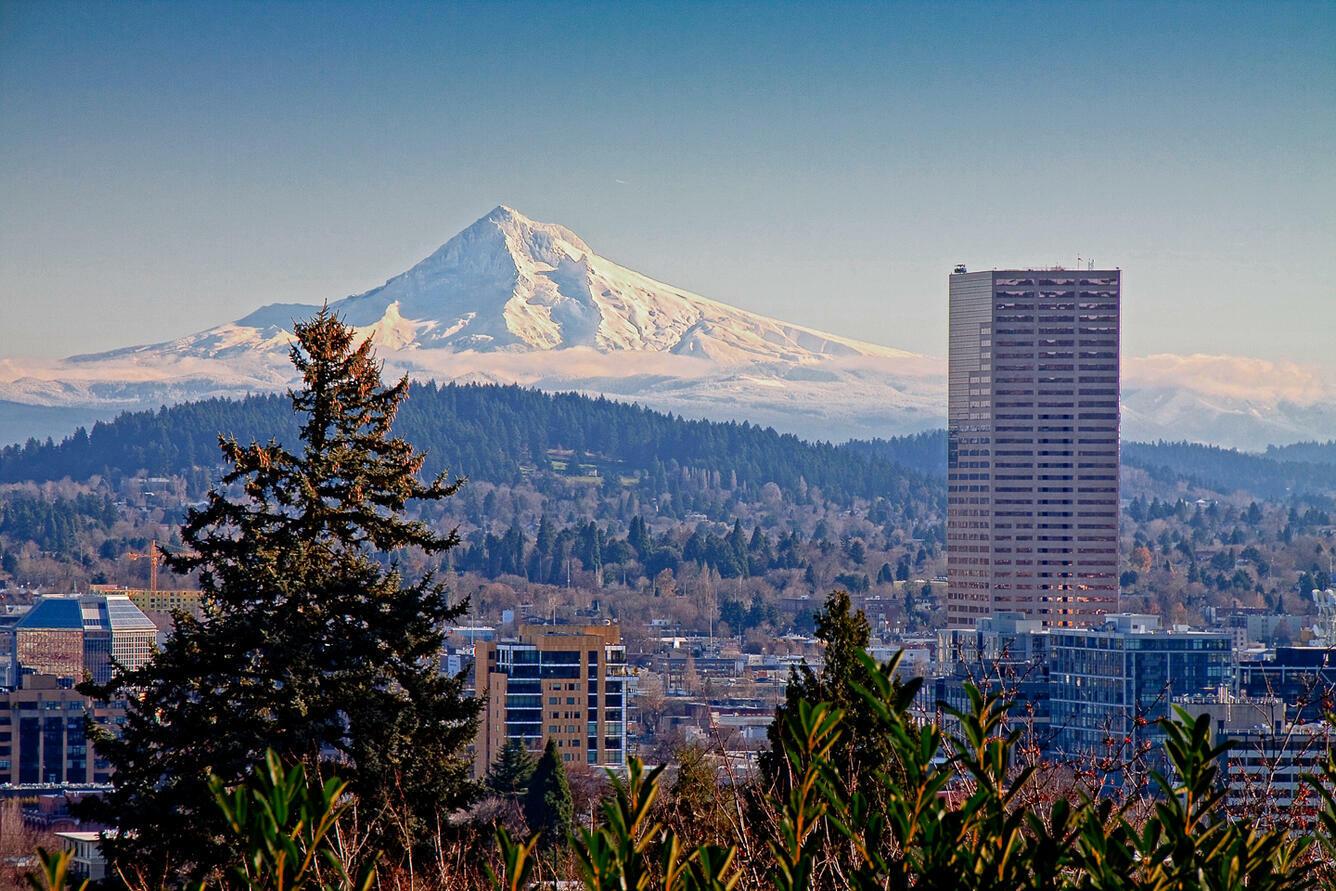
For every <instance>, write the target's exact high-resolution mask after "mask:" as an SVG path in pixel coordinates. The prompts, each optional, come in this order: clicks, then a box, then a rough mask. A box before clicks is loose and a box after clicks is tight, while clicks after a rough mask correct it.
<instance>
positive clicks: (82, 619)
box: [14, 593, 157, 632]
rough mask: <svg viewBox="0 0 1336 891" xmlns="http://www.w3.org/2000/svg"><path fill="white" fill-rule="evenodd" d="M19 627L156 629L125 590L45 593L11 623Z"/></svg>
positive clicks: (84, 629) (110, 629)
mask: <svg viewBox="0 0 1336 891" xmlns="http://www.w3.org/2000/svg"><path fill="white" fill-rule="evenodd" d="M14 627H15V628H17V629H18V630H20V631H31V630H39V629H40V630H53V631H153V632H156V631H157V626H156V625H154V624H153V620H152V619H150V618H149V617H148V616H146V615H144V612H143V610H141V609H140V608H139V607H137V606H135V605H134V604H133V603H131V602H130V598H128V597H126V596H125V595H124V594H105V593H98V594H84V595H71V596H61V595H48V596H46V597H43V598H42V599H40V600H38V601H37V603H35V604H34V605H33V608H32V609H31V610H29V611H28V613H27V614H26V615H24V616H23V618H21V619H19V621H18V622H17V623H16V624H15V626H14Z"/></svg>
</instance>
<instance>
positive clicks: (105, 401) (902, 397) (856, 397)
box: [0, 206, 944, 438]
mask: <svg viewBox="0 0 1336 891" xmlns="http://www.w3.org/2000/svg"><path fill="white" fill-rule="evenodd" d="M330 308H331V309H332V310H334V311H335V312H337V313H338V314H339V315H340V316H341V317H342V318H344V319H345V320H346V321H348V322H349V323H351V324H353V325H356V326H357V327H358V328H359V329H360V330H361V331H362V332H363V333H365V334H368V335H370V336H372V337H373V338H374V339H375V341H376V344H377V347H378V349H379V351H380V354H381V356H382V357H383V358H384V359H385V360H386V362H387V365H388V366H389V368H390V369H391V370H392V371H395V372H398V371H406V372H408V373H410V374H412V375H413V376H415V377H418V378H423V379H426V378H435V379H438V380H490V381H508V382H518V383H524V384H530V385H533V386H540V387H543V388H546V389H576V390H581V391H584V392H589V393H607V394H608V395H615V396H617V397H618V398H623V399H633V400H635V401H638V402H642V403H645V404H647V405H651V406H655V407H659V408H663V409H667V410H671V411H676V412H681V413H683V414H690V415H696V416H702V417H716V418H746V419H750V420H753V421H759V422H762V423H769V424H774V425H775V426H778V427H781V428H783V429H786V430H791V431H793V432H797V433H800V434H803V435H807V436H813V437H815V436H820V437H823V438H842V437H848V436H851V435H887V434H893V433H899V432H906V431H909V430H918V429H923V428H925V427H929V426H933V425H934V424H937V423H940V419H941V414H942V410H941V405H940V403H941V394H942V392H943V385H944V378H943V371H944V368H943V366H942V363H941V361H940V360H936V359H930V358H926V357H923V356H918V355H915V354H913V353H909V352H905V351H903V350H897V349H893V348H890V347H884V346H878V345H875V344H870V343H863V342H861V341H857V340H853V339H851V338H846V337H840V336H837V335H833V334H826V333H823V332H820V331H816V330H813V329H811V328H806V327H803V326H801V325H793V324H789V323H786V322H782V321H779V320H777V319H772V318H768V317H766V316H762V315H759V314H756V313H751V312H747V311H745V310H741V309H737V308H735V307H731V306H728V305H726V304H723V303H719V302H717V301H714V300H710V299H708V298H705V297H702V296H700V295H698V294H692V293H690V292H688V291H684V290H682V289H680V288H675V287H673V286H671V285H666V284H664V283H662V282H658V281H655V280H654V279H651V278H649V277H648V276H645V275H641V274H640V273H638V272H635V271H634V270H631V269H627V268H626V267H624V266H621V265H619V264H617V263H614V262H613V261H611V260H608V259H606V258H604V257H601V256H599V255H598V254H596V253H594V251H593V250H592V249H591V248H590V247H589V245H588V244H586V243H585V242H584V240H582V239H581V238H580V237H579V236H578V235H576V234H575V233H573V232H571V231H570V230H569V229H567V228H565V227H563V226H558V225H555V224H551V223H540V222H535V221H534V220H531V219H529V218H528V217H525V216H524V215H523V214H520V213H518V212H517V211H515V210H512V209H511V208H508V207H504V206H502V207H498V208H496V209H495V210H493V211H492V212H491V213H489V214H487V215H486V216H484V217H483V218H482V219H480V220H478V221H477V222H475V223H474V224H473V225H471V226H469V227H468V228H467V229H465V230H464V231H462V232H460V233H459V234H458V235H456V236H455V237H454V238H451V239H450V240H449V241H447V242H446V243H445V244H444V245H442V246H441V247H440V248H439V249H438V250H436V251H435V252H433V253H432V254H431V255H430V256H428V257H427V258H426V259H424V260H422V261H421V262H420V263H418V264H417V265H415V266H413V267H412V268H411V269H409V270H408V271H407V272H404V273H402V274H401V275H398V276H395V277H394V278H392V279H390V280H389V281H387V282H386V283H385V284H383V285H381V286H380V287H378V288H373V289H372V290H370V291H367V292H365V293H363V294H357V295H353V296H351V297H346V298H343V299H341V300H337V301H334V302H332V303H331V304H330ZM315 311H316V307H314V306H308V305H303V304H290V303H288V304H284V303H276V304H271V305H269V306H265V307H262V308H260V309H258V310H256V311H255V312H253V313H251V314H250V315H247V316H245V317H243V318H241V319H238V320H236V321H235V322H230V323H227V324H224V325H219V326H217V327H214V328H210V329H208V330H206V331H201V332H199V333H197V334H192V335H189V336H187V337H182V338H179V339H177V340H173V341H168V342H165V343H158V344H151V345H147V346H136V347H128V348H125V349H119V350H113V351H111V352H106V353H99V354H93V355H82V356H73V357H71V358H70V359H68V360H65V361H64V362H63V363H55V364H52V365H49V366H48V367H46V368H42V369H40V370H38V369H24V370H20V369H18V368H17V366H15V367H13V368H11V369H10V372H11V373H9V374H6V373H5V369H4V368H3V365H2V364H0V399H3V400H10V401H12V402H20V403H27V404H33V405H46V406H59V405H104V406H105V405H113V404H114V405H124V406H125V407H127V408H130V407H136V406H138V405H156V404H160V403H161V402H173V401H178V400H179V399H181V398H197V397H199V396H202V395H228V396H232V395H238V394H240V393H244V392H249V391H254V390H269V389H274V388H278V387H282V386H286V385H287V383H289V382H290V380H291V368H290V366H289V364H288V359H287V352H288V348H289V345H290V342H291V330H292V321H293V320H294V319H297V318H302V317H305V316H309V315H311V314H312V313H313V312H315Z"/></svg>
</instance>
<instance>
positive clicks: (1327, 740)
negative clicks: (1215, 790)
mask: <svg viewBox="0 0 1336 891" xmlns="http://www.w3.org/2000/svg"><path fill="white" fill-rule="evenodd" d="M1174 704H1175V705H1177V706H1178V707H1180V708H1182V709H1183V710H1184V711H1186V712H1187V713H1188V714H1189V715H1191V716H1192V717H1193V718H1197V717H1199V716H1201V715H1208V716H1210V719H1211V731H1212V739H1213V742H1214V743H1215V744H1217V745H1219V744H1221V743H1224V742H1226V741H1228V743H1229V745H1230V748H1229V751H1227V752H1226V753H1225V756H1224V758H1223V759H1222V761H1223V765H1222V767H1223V772H1224V778H1225V787H1226V790H1227V798H1226V806H1227V807H1228V808H1229V811H1230V814H1231V816H1233V817H1235V818H1237V819H1246V820H1248V821H1249V822H1250V823H1252V824H1253V825H1259V824H1260V825H1261V826H1262V827H1265V828H1266V829H1268V830H1272V829H1275V828H1277V827H1278V826H1284V827H1290V828H1294V827H1298V826H1305V825H1311V824H1312V823H1313V822H1314V821H1315V818H1316V816H1317V812H1318V811H1319V810H1320V806H1321V799H1320V798H1319V796H1318V795H1317V793H1316V792H1314V790H1313V789H1312V788H1311V786H1310V785H1309V784H1308V783H1307V781H1306V779H1305V778H1306V777H1311V776H1314V775H1317V774H1320V773H1321V772H1322V767H1323V765H1324V764H1325V763H1326V760H1327V753H1328V751H1330V749H1331V745H1332V727H1331V725H1330V724H1328V723H1327V722H1326V721H1315V722H1309V723H1298V724H1296V723H1290V722H1289V721H1288V720H1287V718H1286V714H1287V711H1288V706H1287V704H1286V703H1285V702H1283V701H1281V700H1280V699H1277V698H1275V697H1272V696H1264V697H1260V698H1254V697H1251V696H1246V695H1240V696H1234V695H1231V694H1228V693H1224V694H1211V695H1206V696H1181V697H1178V698H1177V699H1175V701H1174Z"/></svg>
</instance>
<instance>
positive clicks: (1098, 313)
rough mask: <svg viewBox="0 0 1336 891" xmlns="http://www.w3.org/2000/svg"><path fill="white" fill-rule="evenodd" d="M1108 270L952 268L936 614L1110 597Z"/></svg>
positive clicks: (1095, 603) (1099, 607)
mask: <svg viewBox="0 0 1336 891" xmlns="http://www.w3.org/2000/svg"><path fill="white" fill-rule="evenodd" d="M1120 305H1121V275H1120V273H1119V272H1118V270H1116V269H1114V270H1100V271H1095V270H1083V271H1067V270H1061V269H1054V270H1033V269H1030V270H1006V271H1002V270H994V271H991V272H966V271H965V269H964V267H957V270H956V274H954V275H952V276H951V277H950V345H949V355H950V358H949V368H948V405H947V472H948V508H947V546H948V558H947V559H948V577H949V578H948V584H947V618H948V621H949V622H950V623H951V624H952V625H956V626H961V627H969V626H971V625H972V624H973V622H974V620H975V619H976V618H979V617H980V616H987V615H991V614H993V613H995V612H1000V611H1008V612H1010V611H1019V612H1022V613H1024V614H1025V615H1026V616H1028V617H1031V618H1037V619H1041V620H1042V621H1043V622H1044V623H1045V624H1047V625H1051V626H1070V625H1089V624H1098V623H1099V621H1100V616H1102V615H1103V614H1104V613H1107V612H1114V611H1116V610H1117V608H1118V607H1117V604H1118V421H1119V411H1118V377H1119V375H1118V356H1119V317H1120Z"/></svg>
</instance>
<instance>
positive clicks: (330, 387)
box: [83, 311, 480, 887]
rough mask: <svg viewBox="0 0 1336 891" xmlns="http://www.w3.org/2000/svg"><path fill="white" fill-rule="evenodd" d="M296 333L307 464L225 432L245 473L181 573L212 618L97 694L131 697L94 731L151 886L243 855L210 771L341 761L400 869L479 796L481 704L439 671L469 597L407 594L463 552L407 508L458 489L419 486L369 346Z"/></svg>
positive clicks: (117, 848)
mask: <svg viewBox="0 0 1336 891" xmlns="http://www.w3.org/2000/svg"><path fill="white" fill-rule="evenodd" d="M295 333H296V344H295V345H294V346H293V349H292V362H293V364H294V365H295V366H296V368H297V370H298V372H300V374H301V377H302V383H301V386H300V387H299V388H298V389H296V390H295V391H292V392H290V394H289V396H290V398H291V401H292V406H293V408H294V409H295V411H296V413H297V414H298V416H299V417H300V419H301V421H302V424H301V429H300V440H299V441H300V451H289V450H288V449H286V448H284V447H283V446H281V445H279V444H278V443H277V442H275V441H273V440H270V441H269V443H268V444H267V445H260V444H256V443H253V444H251V445H249V446H242V445H240V444H239V443H238V442H237V441H236V440H235V439H234V438H233V439H221V447H222V451H223V454H224V456H225V458H226V459H227V461H228V462H229V463H230V465H231V469H230V470H229V471H228V473H227V474H226V475H225V476H224V477H223V478H222V480H221V481H220V482H219V483H218V485H216V486H215V487H214V488H213V489H212V490H211V491H210V493H209V495H208V498H207V501H206V504H205V506H204V507H203V508H202V509H198V510H192V511H191V512H190V514H189V516H188V517H187V521H186V524H185V526H184V528H183V529H182V534H181V537H182V540H183V542H184V544H185V546H186V548H188V549H189V550H186V551H184V552H183V553H182V554H180V555H177V556H175V557H173V558H171V560H170V562H171V564H172V566H173V568H174V569H175V570H176V571H177V572H181V573H186V572H192V571H198V572H199V580H200V588H201V590H202V592H203V617H202V618H200V619H195V618H192V617H191V616H188V615H178V616H177V617H176V618H177V625H176V630H175V633H174V634H173V635H172V637H171V638H170V639H169V640H168V642H167V644H166V645H165V647H164V648H163V649H162V650H161V651H159V652H157V653H156V654H155V655H154V656H153V658H152V659H151V660H150V661H149V662H148V663H147V664H146V665H145V666H143V667H141V668H138V669H135V670H131V671H120V672H118V673H117V675H116V677H115V678H113V679H112V681H111V682H110V683H108V684H106V685H103V686H97V685H92V684H88V685H85V687H84V688H83V690H84V692H85V693H86V694H88V695H90V696H93V697H95V698H97V699H99V700H111V699H117V700H127V701H128V708H127V717H126V723H125V725H124V728H123V732H122V734H121V736H120V737H119V738H112V737H111V736H110V735H109V734H107V733H106V732H103V731H98V733H97V738H96V744H97V746H98V750H99V753H100V754H101V755H102V756H103V757H105V758H107V759H108V760H109V761H110V762H111V764H112V765H113V766H114V767H115V771H116V772H115V778H114V788H113V791H112V792H111V793H110V794H109V795H107V796H106V798H105V799H104V800H103V801H102V802H100V803H99V804H98V805H97V806H96V812H97V815H98V816H100V817H101V818H102V819H104V820H106V821H108V822H110V823H112V824H113V825H114V826H116V827H117V828H118V829H119V830H120V835H119V837H118V838H117V839H115V841H109V843H108V844H107V845H106V847H107V849H108V853H109V855H110V856H111V858H112V859H113V861H114V863H115V864H116V865H117V866H121V867H129V868H131V869H138V870H148V871H149V872H150V875H149V876H148V877H147V878H149V879H150V882H151V884H152V887H158V884H169V883H171V882H173V881H175V880H176V879H179V878H180V877H182V876H190V877H193V878H194V879H199V878H202V877H205V876H207V875H209V874H210V873H212V872H214V871H215V870H216V869H217V868H218V866H219V865H220V864H221V863H222V862H224V860H225V859H226V858H228V856H229V851H228V850H227V849H226V847H225V843H224V842H223V841H222V839H224V838H226V837H227V834H226V833H225V832H223V831H222V829H223V826H222V824H221V823H220V816H219V812H218V809H217V807H216V806H215V803H214V799H213V795H212V793H211V792H210V790H209V786H208V782H207V777H208V774H209V773H210V771H212V773H214V774H215V775H217V776H219V777H221V778H222V780H223V781H224V782H225V783H228V784H232V783H236V782H239V781H241V780H242V779H243V778H244V777H245V776H246V774H247V771H248V769H249V768H250V766H251V765H253V764H254V763H256V762H257V761H258V760H259V759H260V758H261V757H262V756H263V754H264V752H265V750H266V749H272V750H273V751H274V752H275V753H277V754H278V755H279V757H280V758H282V759H283V760H284V761H285V762H286V763H302V764H304V765H306V767H307V769H308V772H310V773H311V774H312V775H320V774H321V773H325V774H327V773H329V772H330V769H331V767H332V765H331V764H330V763H329V762H331V761H332V762H335V763H336V764H337V772H338V774H339V775H340V776H341V777H343V778H345V779H347V780H348V781H349V790H350V792H351V793H353V794H354V795H355V796H356V800H357V802H358V808H359V813H360V815H361V816H360V819H361V821H362V825H363V828H369V830H370V832H371V833H372V838H371V839H370V841H372V842H373V843H374V844H375V845H378V846H382V847H385V848H387V849H388V851H389V852H390V854H391V856H393V855H394V853H395V852H396V851H406V850H407V849H408V848H409V847H411V846H412V845H414V844H415V843H420V842H422V841H425V840H426V839H428V838H429V837H431V836H432V835H434V834H435V832H436V830H437V829H438V827H439V826H440V825H441V824H442V823H443V822H444V817H445V814H447V813H448V812H450V811H451V810H454V809H456V808H458V807H461V806H464V805H467V804H468V803H469V802H470V801H471V800H473V798H474V796H475V794H476V792H477V789H476V786H475V785H474V784H473V783H472V782H471V781H470V780H469V778H468V771H469V767H468V761H467V759H466V758H465V756H464V750H465V747H466V746H467V744H468V743H469V742H470V741H471V740H472V739H473V736H474V733H475V730H476V726H477V720H478V713H479V707H480V704H479V702H478V701H477V700H476V699H473V698H470V697H466V696H465V695H464V691H463V679H462V678H460V677H448V676H444V675H442V674H441V672H440V668H439V655H440V650H441V644H442V635H443V627H444V626H445V624H446V623H448V622H451V621H453V620H454V619H456V618H457V617H458V616H460V615H461V614H463V613H464V611H465V610H466V609H467V603H466V602H462V603H457V604H453V605H452V604H451V603H450V602H449V600H448V598H447V596H446V592H445V590H444V588H443V586H442V585H441V584H439V583H437V582H436V581H435V580H434V579H432V578H430V577H428V578H423V579H420V580H417V581H415V582H411V583H410V582H407V581H405V580H404V579H403V578H401V576H400V574H399V572H398V569H397V564H396V562H395V560H394V559H393V557H392V555H393V554H394V553H396V552H400V551H402V550H404V549H410V548H416V549H419V550H421V551H423V552H426V553H428V554H432V553H441V552H444V551H447V550H449V549H450V548H451V547H453V546H454V545H455V544H456V543H457V537H456V536H455V534H454V533H450V534H449V535H439V534H437V533H436V532H435V531H434V530H432V529H431V528H429V527H427V526H426V525H425V524H423V523H421V522H417V521H413V520H410V519H407V518H406V516H405V510H406V509H407V508H408V507H409V506H410V505H411V504H414V503H416V502H419V501H436V500H439V499H443V498H447V497H449V496H450V495H452V494H454V492H455V491H456V490H457V488H458V487H459V485H460V481H456V482H454V483H450V482H448V481H447V479H446V478H445V476H444V475H441V476H438V477H436V478H435V479H434V480H433V481H432V482H430V483H423V482H421V481H420V480H419V478H418V472H419V470H420V469H421V467H422V464H423V460H424V456H423V455H422V454H421V453H418V452H416V451H415V450H414V449H413V448H412V447H411V446H410V445H409V444H408V443H407V442H405V441H404V440H402V439H397V438H392V437H391V436H390V428H391V425H392V424H393V422H394V420H395V415H396V413H397V411H398V408H399V405H400V403H401V402H402V400H403V399H404V397H405V395H406V393H407V386H408V384H407V380H406V379H405V380H400V381H399V382H398V383H397V384H395V385H394V386H390V387H386V386H384V385H383V383H382V381H381V375H380V372H381V365H380V363H379V362H378V361H377V360H376V358H375V355H374V353H373V351H372V349H371V344H370V341H369V340H368V341H364V342H362V343H361V344H360V345H358V344H357V343H356V341H355V339H354V337H355V334H354V331H353V329H352V328H350V327H348V326H346V325H344V324H343V323H342V322H341V321H340V320H339V319H338V318H337V317H335V316H333V315H332V314H330V313H328V312H327V311H321V312H320V313H319V314H318V315H317V316H316V317H315V318H313V319H311V320H309V321H307V322H304V323H298V324H297V325H296V326H295Z"/></svg>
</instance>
